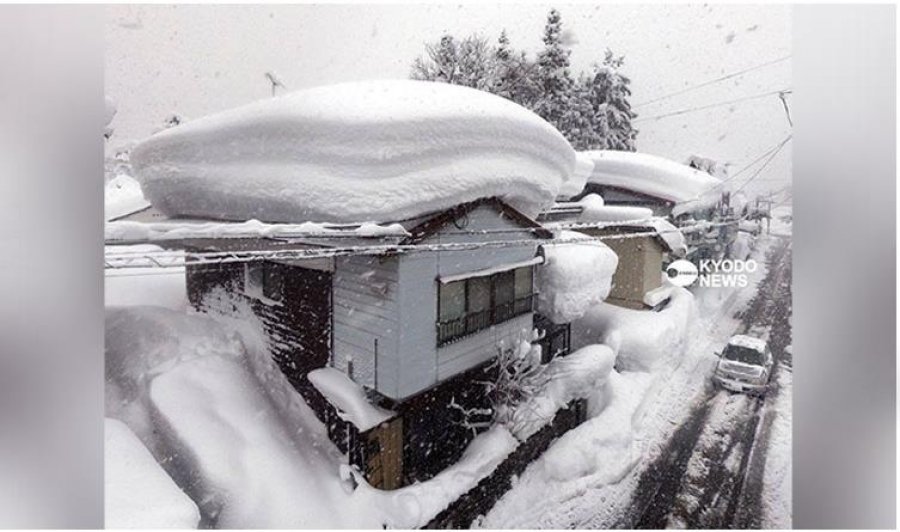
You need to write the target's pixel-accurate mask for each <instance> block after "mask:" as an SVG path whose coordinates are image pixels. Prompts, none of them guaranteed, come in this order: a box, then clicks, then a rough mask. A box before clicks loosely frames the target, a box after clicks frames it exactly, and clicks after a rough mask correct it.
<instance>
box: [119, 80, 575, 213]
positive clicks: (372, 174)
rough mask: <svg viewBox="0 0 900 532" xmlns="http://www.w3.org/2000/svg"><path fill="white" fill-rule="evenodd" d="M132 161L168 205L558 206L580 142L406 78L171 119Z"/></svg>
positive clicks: (479, 99) (489, 103)
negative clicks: (482, 201)
mask: <svg viewBox="0 0 900 532" xmlns="http://www.w3.org/2000/svg"><path fill="white" fill-rule="evenodd" d="M131 162H132V165H133V166H134V169H135V173H136V176H137V177H138V178H139V180H140V182H141V186H142V188H143V190H144V193H145V195H146V197H147V199H149V200H150V202H151V203H152V204H153V205H154V206H155V207H157V208H158V209H159V210H160V211H162V212H163V213H164V214H166V215H168V216H188V217H198V218H216V219H226V220H241V221H243V220H249V219H258V220H262V221H266V222H294V223H297V222H304V221H320V222H358V221H361V220H375V221H396V220H402V219H407V218H413V217H416V216H420V215H422V214H426V213H430V212H436V211H439V210H443V209H446V208H449V207H452V206H453V205H457V204H460V203H464V202H467V201H472V200H475V199H479V198H486V197H499V198H501V199H502V200H503V201H504V202H506V203H508V204H509V205H511V206H512V207H514V208H516V209H518V210H520V211H522V212H523V213H525V214H526V215H528V216H535V215H537V213H538V212H539V211H540V210H541V209H542V208H544V207H547V206H549V205H550V204H552V202H553V200H554V198H555V197H556V196H557V194H558V192H559V190H560V187H561V185H562V184H563V183H564V182H565V181H567V180H568V179H569V178H570V177H571V175H572V172H573V170H574V169H575V151H574V150H573V149H572V147H571V146H570V145H569V143H568V142H567V141H566V139H565V138H564V137H563V136H562V134H561V133H560V132H559V131H557V130H556V129H555V128H554V127H553V126H552V125H550V124H549V123H548V122H546V121H545V120H543V119H542V118H540V117H539V116H538V115H536V114H534V113H532V112H531V111H529V110H527V109H525V108H524V107H521V106H520V105H518V104H516V103H513V102H511V101H509V100H506V99H504V98H501V97H499V96H496V95H492V94H489V93H486V92H482V91H478V90H475V89H471V88H467V87H461V86H455V85H449V84H445V83H434V82H424V81H410V80H381V81H364V82H353V83H343V84H339V85H332V86H324V87H316V88H312V89H307V90H302V91H297V92H293V93H290V94H287V95H284V96H280V97H274V98H270V99H267V100H263V101H259V102H256V103H252V104H250V105H246V106H243V107H240V108H237V109H232V110H230V111H225V112H222V113H219V114H216V115H212V116H208V117H205V118H201V119H198V120H194V121H191V122H188V123H186V124H183V125H180V126H177V127H173V128H170V129H167V130H164V131H162V132H160V133H158V134H156V135H154V136H152V137H150V138H149V139H147V140H145V141H144V142H142V143H140V144H138V145H137V146H135V148H134V150H133V151H132V154H131Z"/></svg>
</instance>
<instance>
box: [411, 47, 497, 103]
mask: <svg viewBox="0 0 900 532" xmlns="http://www.w3.org/2000/svg"><path fill="white" fill-rule="evenodd" d="M425 51H426V54H425V55H426V56H425V57H418V58H416V60H415V62H413V66H412V70H411V72H410V77H411V78H412V79H420V80H426V81H440V82H444V83H452V84H454V85H464V86H466V87H473V88H476V89H481V90H485V91H490V89H491V85H492V76H491V63H492V58H491V56H492V51H491V47H490V45H489V44H488V42H487V40H486V39H485V38H484V37H481V36H480V35H470V36H468V37H466V38H465V39H463V40H462V41H459V42H457V41H456V39H454V38H453V36H451V35H444V36H443V37H441V40H440V42H438V43H437V44H429V45H426V47H425Z"/></svg>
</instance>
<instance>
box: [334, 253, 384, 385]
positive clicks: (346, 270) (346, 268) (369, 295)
mask: <svg viewBox="0 0 900 532" xmlns="http://www.w3.org/2000/svg"><path fill="white" fill-rule="evenodd" d="M397 266H398V260H397V257H362V256H357V257H341V258H337V259H335V272H334V330H333V342H334V348H333V360H332V365H333V366H334V367H335V368H337V369H339V370H341V371H345V372H346V371H347V361H348V359H349V358H352V359H353V378H354V380H355V381H356V382H358V383H359V384H362V385H364V386H369V387H371V388H375V386H376V382H375V381H376V378H377V379H378V381H379V385H380V381H381V379H382V376H384V377H385V378H386V379H387V381H388V382H390V381H391V380H392V379H393V380H396V368H392V367H390V364H389V362H390V361H391V360H396V357H393V358H390V357H388V358H384V357H381V356H380V357H379V360H378V361H377V364H376V359H375V349H376V347H375V343H376V340H377V342H378V347H377V349H378V352H379V354H381V353H396V351H397V339H398V337H399V333H400V325H399V321H400V311H399V305H398V267H397ZM376 373H377V375H376Z"/></svg>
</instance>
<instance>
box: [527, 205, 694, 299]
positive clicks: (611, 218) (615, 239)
mask: <svg viewBox="0 0 900 532" xmlns="http://www.w3.org/2000/svg"><path fill="white" fill-rule="evenodd" d="M538 219H539V220H541V221H543V222H544V223H545V224H546V225H547V226H548V227H554V226H556V225H560V224H562V225H563V226H565V225H566V224H573V228H574V230H575V231H578V232H580V233H584V234H586V235H590V236H593V237H598V238H600V239H602V241H603V243H604V244H606V245H607V246H608V247H609V248H610V249H612V250H613V251H614V252H615V254H616V255H617V256H618V266H617V267H616V269H615V273H614V274H613V277H612V287H611V289H610V290H609V295H608V298H607V299H606V302H607V303H611V304H614V305H619V306H622V307H626V308H631V309H653V308H659V307H660V306H661V305H664V304H665V303H666V301H667V300H668V289H669V287H670V285H667V284H666V283H664V282H663V270H664V268H665V266H666V265H667V264H668V263H669V262H671V261H672V260H673V259H675V258H680V257H684V256H685V254H686V253H687V246H686V243H685V239H684V237H683V235H682V234H681V232H680V231H679V230H678V228H676V227H675V226H674V225H672V224H671V223H669V222H668V221H666V220H665V219H664V218H661V217H659V216H654V214H653V212H652V211H651V210H650V209H649V208H645V207H632V206H622V205H606V204H605V202H604V198H601V197H600V196H598V195H596V194H590V195H587V196H585V197H584V198H582V200H581V201H578V202H563V203H557V204H555V205H554V206H553V207H552V208H550V209H548V210H546V211H545V212H543V213H541V215H540V216H539V217H538Z"/></svg>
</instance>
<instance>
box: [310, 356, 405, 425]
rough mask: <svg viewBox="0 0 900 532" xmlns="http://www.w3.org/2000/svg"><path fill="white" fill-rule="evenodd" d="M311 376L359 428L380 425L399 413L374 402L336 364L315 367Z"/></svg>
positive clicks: (333, 402) (334, 404) (345, 415)
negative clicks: (331, 366)
mask: <svg viewBox="0 0 900 532" xmlns="http://www.w3.org/2000/svg"><path fill="white" fill-rule="evenodd" d="M308 378H309V382H311V383H312V385H313V386H315V387H316V389H317V390H319V392H321V394H322V395H324V396H325V399H327V400H328V402H329V403H331V405H332V406H334V407H335V408H337V409H338V412H339V415H340V416H342V418H343V419H344V420H345V421H349V422H350V423H352V424H353V426H355V427H356V428H358V429H359V430H360V431H367V430H369V429H371V428H374V427H377V426H378V425H379V424H381V423H383V422H385V421H387V420H389V419H391V418H392V417H394V416H395V415H396V412H392V411H390V410H386V409H384V408H380V407H378V406H375V405H373V404H372V403H371V402H370V401H369V400H368V398H367V397H366V392H365V391H364V390H363V389H362V388H360V387H359V385H358V384H356V383H355V382H353V381H352V380H350V378H349V377H347V376H346V375H344V374H343V373H342V372H340V371H338V370H336V369H334V368H319V369H314V370H312V371H310V372H309V374H308Z"/></svg>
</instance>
